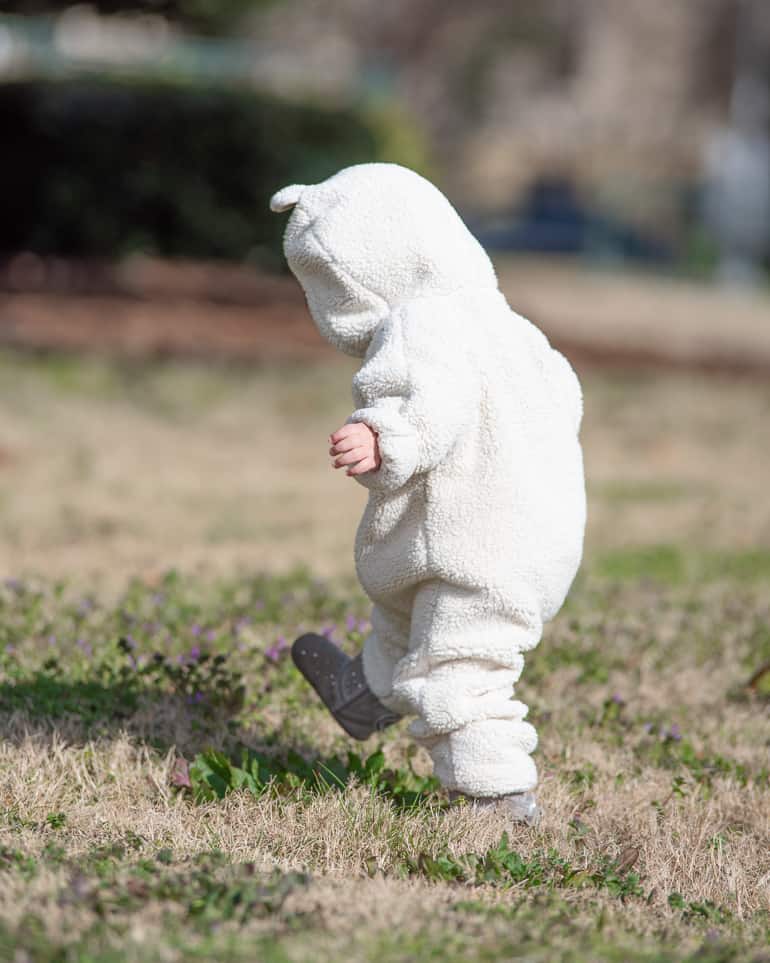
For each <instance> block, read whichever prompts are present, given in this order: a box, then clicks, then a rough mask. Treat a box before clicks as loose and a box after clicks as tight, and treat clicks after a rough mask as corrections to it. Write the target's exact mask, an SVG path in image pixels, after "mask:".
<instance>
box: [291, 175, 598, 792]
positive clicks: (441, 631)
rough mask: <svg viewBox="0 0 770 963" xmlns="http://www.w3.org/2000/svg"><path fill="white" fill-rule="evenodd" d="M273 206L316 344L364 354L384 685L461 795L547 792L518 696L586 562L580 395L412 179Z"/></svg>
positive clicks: (366, 540)
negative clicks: (374, 441)
mask: <svg viewBox="0 0 770 963" xmlns="http://www.w3.org/2000/svg"><path fill="white" fill-rule="evenodd" d="M272 206H273V208H274V209H276V210H284V209H288V208H290V207H293V212H292V215H291V218H290V220H289V223H288V225H287V229H286V235H285V251H286V256H287V259H288V261H289V265H290V266H291V268H292V270H293V271H294V273H295V275H296V276H297V278H298V279H299V281H300V283H301V284H302V286H303V288H304V290H305V294H306V297H307V301H308V305H309V308H310V311H311V314H312V315H313V318H314V320H315V322H316V324H317V326H318V328H319V330H320V331H321V333H322V334H323V335H324V336H325V337H326V338H327V339H328V340H329V341H330V342H331V343H332V344H334V345H335V346H336V347H338V348H340V349H341V350H342V351H344V352H346V353H348V354H352V355H355V356H357V357H361V358H362V359H363V363H362V365H361V367H360V369H359V371H358V372H357V374H356V375H355V377H354V379H353V400H354V405H355V411H354V412H353V413H352V414H351V416H350V419H349V420H350V421H359V422H364V423H366V424H367V425H368V426H369V427H370V428H372V429H373V430H374V431H376V432H377V435H378V442H379V448H380V454H381V458H382V464H381V467H380V468H379V470H377V471H372V472H368V473H366V474H364V475H360V476H358V480H359V481H360V482H361V484H363V485H365V486H366V487H367V488H368V489H369V500H368V504H367V507H366V510H365V513H364V516H363V518H362V521H361V524H360V526H359V529H358V533H357V536H356V550H355V558H356V567H357V571H358V575H359V578H360V581H361V584H362V586H363V588H364V590H365V591H366V593H367V594H368V595H369V597H370V598H371V600H372V601H373V603H374V608H373V612H372V633H371V635H370V636H369V638H368V639H367V640H366V643H365V646H364V670H365V674H366V677H367V681H368V683H369V685H370V687H371V689H372V690H373V691H374V692H375V694H376V695H377V696H378V697H379V698H380V700H381V701H382V702H384V703H385V704H386V705H388V706H389V707H391V708H393V709H395V710H396V711H398V712H401V713H402V714H409V715H414V716H416V720H415V722H414V723H413V724H412V728H411V732H412V734H413V735H414V736H415V737H416V738H417V739H418V740H420V741H421V742H422V743H423V744H424V745H426V746H427V748H428V750H429V751H430V753H431V755H432V758H433V762H434V766H435V770H436V773H437V775H438V776H439V778H440V779H441V781H442V782H443V784H444V785H446V786H447V787H448V788H450V789H456V790H459V791H462V792H465V793H467V794H469V795H474V796H496V795H504V794H506V793H510V792H517V791H523V790H526V789H531V788H532V787H533V786H534V785H535V784H536V781H537V773H536V769H535V766H534V763H533V761H532V759H531V756H530V753H531V752H532V751H533V750H534V748H535V745H536V742H537V737H536V734H535V731H534V729H533V727H532V726H531V725H530V724H529V723H528V722H526V721H524V718H525V716H526V713H527V707H526V706H525V705H523V704H522V703H521V702H519V701H517V700H514V699H513V698H512V694H513V685H514V683H515V682H516V681H517V680H518V678H519V676H520V674H521V671H522V668H523V655H522V653H523V652H525V651H527V650H528V649H531V648H532V647H533V646H535V645H536V644H537V642H538V641H539V639H540V636H541V633H542V626H543V623H544V622H545V621H547V620H548V619H550V618H551V617H552V616H553V615H554V614H555V613H556V612H557V611H558V609H559V608H560V606H561V604H562V602H563V601H564V598H565V596H566V593H567V591H568V590H569V587H570V585H571V583H572V580H573V578H574V576H575V573H576V571H577V568H578V566H579V564H580V559H581V553H582V543H583V532H584V527H585V485H584V480H583V465H582V454H581V449H580V444H579V441H578V431H579V428H580V421H581V416H582V398H581V392H580V386H579V383H578V380H577V378H576V376H575V374H574V372H573V370H572V368H571V367H570V366H569V364H568V363H567V361H566V360H565V359H564V358H563V357H562V355H560V354H559V353H558V352H556V351H554V350H553V349H552V348H551V347H550V345H549V344H548V341H547V339H546V338H545V336H544V335H543V334H542V333H541V332H540V331H539V330H538V329H537V328H536V327H535V326H534V325H532V324H531V323H530V322H529V321H527V320H525V319H524V318H522V317H520V316H519V315H518V314H516V313H515V312H513V311H512V310H511V309H510V308H509V306H508V304H507V302H506V301H505V298H504V297H503V295H502V294H501V292H500V291H499V289H498V286H497V279H496V277H495V273H494V269H493V267H492V265H491V263H490V261H489V259H488V257H487V255H486V254H485V252H484V251H483V249H482V248H481V246H480V245H479V244H478V242H477V241H476V240H475V239H474V238H473V236H472V235H471V234H470V232H469V231H468V230H467V228H466V227H465V225H464V224H463V222H462V221H461V219H460V218H459V216H458V215H457V213H456V212H455V211H454V209H453V208H452V206H451V205H450V204H449V202H448V201H447V200H446V198H445V197H444V196H443V195H442V194H441V193H440V192H439V191H438V190H437V189H436V188H435V187H433V186H432V185H431V184H430V183H429V182H427V181H426V180H424V179H423V178H421V177H419V176H418V175H417V174H415V173H413V172H412V171H408V170H406V169H405V168H402V167H399V166H397V165H392V164H365V165H360V166H356V167H351V168H347V169H345V170H343V171H341V172H340V173H338V174H336V175H335V176H334V177H331V178H330V179H329V180H327V181H324V182H323V183H321V184H318V185H313V186H309V187H307V186H302V185H295V186H292V187H289V188H285V189H284V190H283V191H280V192H278V194H276V195H275V197H274V198H273V202H272Z"/></svg>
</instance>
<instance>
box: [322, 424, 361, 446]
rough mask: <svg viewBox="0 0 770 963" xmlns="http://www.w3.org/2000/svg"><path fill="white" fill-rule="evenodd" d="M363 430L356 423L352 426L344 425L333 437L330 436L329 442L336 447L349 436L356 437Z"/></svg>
mask: <svg viewBox="0 0 770 963" xmlns="http://www.w3.org/2000/svg"><path fill="white" fill-rule="evenodd" d="M360 430H361V426H360V425H359V424H358V423H357V422H354V423H352V424H350V425H343V426H342V428H338V429H337V430H336V431H335V432H334V434H333V435H329V441H330V442H331V443H332V444H333V445H336V444H337V442H339V441H342V440H343V438H347V437H348V435H355V434H357V433H358V432H359V431H360Z"/></svg>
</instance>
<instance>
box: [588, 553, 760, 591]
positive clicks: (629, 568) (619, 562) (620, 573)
mask: <svg viewBox="0 0 770 963" xmlns="http://www.w3.org/2000/svg"><path fill="white" fill-rule="evenodd" d="M590 568H591V569H592V570H593V571H594V572H595V573H596V574H597V575H599V576H601V577H603V578H608V579H616V580H620V579H622V580H652V581H655V582H660V583H663V584H668V585H678V584H682V583H684V582H688V583H694V582H713V581H719V580H732V581H737V582H752V581H766V580H770V550H767V549H754V550H750V551H745V552H689V551H687V550H685V549H682V548H680V547H679V546H677V545H652V546H648V547H634V548H627V549H617V550H615V551H612V552H606V553H604V554H603V555H600V556H599V557H598V558H597V559H596V561H595V562H593V564H592V565H590Z"/></svg>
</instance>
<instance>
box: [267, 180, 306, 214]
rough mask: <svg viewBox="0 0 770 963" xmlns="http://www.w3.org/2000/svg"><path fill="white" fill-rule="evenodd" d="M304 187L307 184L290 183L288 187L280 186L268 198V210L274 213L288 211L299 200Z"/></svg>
mask: <svg viewBox="0 0 770 963" xmlns="http://www.w3.org/2000/svg"><path fill="white" fill-rule="evenodd" d="M306 187H307V184H290V185H289V186H288V187H282V188H281V190H280V191H276V192H275V194H273V196H272V197H271V198H270V210H271V211H274V212H275V213H276V214H281V213H283V211H288V210H289V209H290V208H292V207H294V205H295V204H297V203H298V202H299V199H300V197H302V194H303V193H304V191H305V188H306Z"/></svg>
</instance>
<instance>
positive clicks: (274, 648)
mask: <svg viewBox="0 0 770 963" xmlns="http://www.w3.org/2000/svg"><path fill="white" fill-rule="evenodd" d="M288 647H289V643H288V642H287V641H286V637H285V636H283V635H279V636H278V638H277V639H276V640H275V642H274V643H273V644H272V645H271V646H270V648H269V649H267V650H266V651H265V656H266V657H267V658H268V659H270V661H271V662H277V661H278V659H279V658H280V657H281V653H282V652H284V651H285V650H286V649H288Z"/></svg>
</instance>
